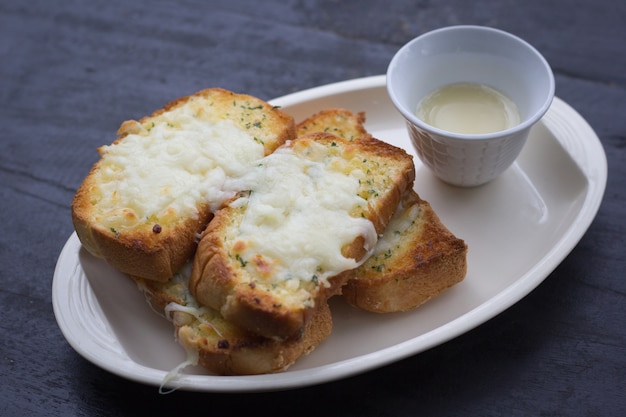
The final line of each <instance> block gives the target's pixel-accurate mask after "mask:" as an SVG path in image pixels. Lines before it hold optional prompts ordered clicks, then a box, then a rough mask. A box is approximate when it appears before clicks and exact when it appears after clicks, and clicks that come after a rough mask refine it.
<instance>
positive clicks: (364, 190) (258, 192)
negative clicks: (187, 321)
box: [190, 133, 415, 339]
mask: <svg viewBox="0 0 626 417" xmlns="http://www.w3.org/2000/svg"><path fill="white" fill-rule="evenodd" d="M253 177H254V179H255V182H254V184H252V185H251V187H250V190H251V192H250V193H246V194H242V195H241V198H239V199H238V200H236V201H234V202H233V203H231V204H230V205H228V206H227V207H225V208H223V209H222V210H220V211H219V212H218V213H217V214H216V216H215V218H214V219H213V220H212V221H211V223H210V224H209V226H208V227H207V229H206V231H205V233H204V235H203V237H202V240H201V241H200V244H199V246H198V250H197V252H196V255H195V258H194V268H193V271H192V276H191V279H190V290H191V292H192V294H193V295H194V296H195V297H196V299H197V300H198V301H199V302H200V303H201V304H204V305H207V306H210V307H212V308H214V309H217V310H219V311H220V312H221V314H222V315H223V316H224V318H225V319H227V320H229V321H231V322H233V323H234V324H235V325H237V326H239V327H242V328H245V329H247V330H249V331H251V332H253V333H256V334H259V335H262V336H264V337H270V338H275V339H285V338H289V337H291V336H293V335H294V334H296V333H298V332H300V331H302V329H304V328H305V327H306V325H307V323H308V321H309V320H310V317H311V316H313V315H314V314H315V313H316V310H317V309H318V308H319V307H320V306H323V305H325V303H326V300H327V299H328V298H329V297H330V296H331V295H334V294H336V293H338V292H339V291H340V288H341V287H342V286H343V284H345V280H343V279H342V278H340V277H341V276H342V274H341V272H343V271H345V270H349V269H353V268H355V267H357V266H358V265H359V263H361V262H363V261H364V260H365V259H366V258H367V256H368V255H369V253H370V252H371V250H373V248H374V246H375V243H376V240H377V235H378V234H380V233H382V231H383V230H384V229H385V227H386V225H387V223H388V222H389V219H390V218H391V216H392V215H393V213H394V211H395V209H396V207H397V205H398V203H399V201H400V198H401V195H402V194H403V193H404V191H405V190H406V189H408V188H410V187H411V186H412V184H413V180H414V177H415V168H414V165H413V160H412V157H411V156H410V155H408V154H407V153H406V152H405V151H403V150H401V149H399V148H396V147H393V146H391V145H389V144H386V143H384V142H381V141H379V140H376V139H373V138H363V139H360V140H358V141H353V142H350V141H348V140H345V139H342V138H339V137H338V136H335V135H331V134H327V133H313V134H310V135H305V136H301V137H299V138H298V139H296V140H294V141H290V142H289V143H287V144H285V145H283V146H282V147H281V148H279V149H278V150H276V151H275V152H274V153H273V154H272V155H270V156H268V157H267V158H266V159H265V161H264V162H263V164H262V166H260V168H259V170H258V172H257V173H255V175H254V176H253Z"/></svg>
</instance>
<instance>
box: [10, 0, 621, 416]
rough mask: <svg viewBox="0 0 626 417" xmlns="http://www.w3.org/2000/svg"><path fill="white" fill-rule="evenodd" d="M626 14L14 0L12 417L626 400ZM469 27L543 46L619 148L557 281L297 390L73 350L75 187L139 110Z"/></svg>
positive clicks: (382, 67)
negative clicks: (182, 374)
mask: <svg viewBox="0 0 626 417" xmlns="http://www.w3.org/2000/svg"><path fill="white" fill-rule="evenodd" d="M625 22H626V2H623V1H613V0H596V1H591V0H587V1H582V0H577V1H568V0H526V1H524V2H521V1H519V2H513V1H500V0H487V1H479V2H469V1H462V0H443V1H438V2H434V1H420V0H402V1H385V2H383V1H371V2H364V1H354V0H352V1H337V0H312V1H277V0H274V1H252V0H229V1H213V2H210V1H200V0H195V1H194V0H181V1H178V2H172V1H126V0H125V1H119V0H106V1H105V0H93V1H79V0H59V1H48V0H30V1H22V0H2V1H1V2H0V126H1V127H0V207H1V213H2V223H3V225H2V232H0V265H1V269H0V306H1V310H2V319H1V321H0V323H1V324H0V351H1V357H0V384H1V385H0V388H1V389H0V415H2V416H13V415H28V416H34V415H63V416H69V415H76V416H83V415H84V416H91V415H103V416H117V415H129V414H133V413H136V412H137V410H140V411H141V412H142V413H141V414H142V415H189V414H192V413H193V414H194V415H198V414H204V415H218V414H219V415H225V414H226V413H228V414H229V415H257V414H258V413H266V414H268V415H272V414H274V415H276V414H279V415H282V414H292V415H309V414H310V415H342V416H348V415H354V416H367V415H372V416H381V415H393V416H400V415H407V416H408V415H411V416H413V415H445V416H457V415H458V416H467V415H481V416H484V415H493V416H514V415H515V416H530V415H533V416H538V415H542V416H557V415H558V416H561V415H562V416H618V415H626V326H625V325H624V318H625V316H626V300H625V294H626V256H625V249H624V248H625V247H626V239H625V238H624V236H626V228H625V221H624V207H625V204H626V197H625V196H626V193H625V191H624V190H625V189H626V170H625V166H626V160H625V158H626V151H625V148H626V117H625V116H626V24H625ZM454 24H480V25H489V26H494V27H498V28H501V29H504V30H507V31H510V32H513V33H515V34H517V35H519V36H521V37H523V38H524V39H526V40H528V41H529V42H530V43H532V44H533V45H535V46H536V47H537V48H538V49H539V50H540V51H541V52H542V53H543V54H544V55H545V57H546V58H547V59H548V61H549V62H550V63H551V65H552V67H553V69H554V72H555V75H556V82H557V95H558V96H559V97H560V98H562V99H563V100H565V101H566V102H568V103H569V104H570V105H571V106H572V107H574V108H575V109H576V110H577V111H578V112H579V113H580V114H581V115H582V116H583V117H584V118H585V119H586V120H587V121H588V122H589V124H590V125H591V126H592V127H593V128H594V129H595V131H596V132H597V134H598V136H599V137H600V139H601V142H602V144H603V146H604V148H605V150H606V154H607V158H608V167H609V168H608V171H609V176H608V183H607V188H606V192H605V196H604V200H603V202H602V205H601V207H600V209H599V211H598V214H597V217H596V218H595V220H594V221H593V223H592V224H591V226H590V228H589V229H588V231H587V233H586V234H585V235H584V237H583V238H582V239H581V240H580V242H579V243H578V245H577V246H576V247H575V248H574V249H573V251H572V252H571V254H570V255H569V256H568V257H567V258H566V259H565V260H564V261H563V262H562V263H561V264H560V265H559V266H558V267H557V268H556V270H555V271H554V272H553V273H552V274H550V275H549V276H548V277H547V279H546V280H545V281H544V282H543V283H542V284H541V285H540V286H539V287H538V288H536V289H535V290H534V291H533V292H531V293H530V294H529V295H528V296H527V297H525V298H524V299H522V301H520V302H519V303H517V304H515V305H514V306H512V307H511V308H509V309H507V310H506V311H505V312H503V313H502V314H500V315H499V316H497V317H495V318H493V319H492V320H490V321H488V322H486V323H484V324H482V325H480V326H479V327H478V328H476V329H474V330H471V331H469V332H468V333H466V334H464V335H462V336H460V337H458V338H455V339H453V340H451V341H449V342H447V343H444V344H442V345H440V346H437V347H435V348H433V349H430V350H428V351H425V352H423V353H421V354H418V355H415V356H413V357H410V358H407V359H405V360H402V361H399V362H396V363H394V364H391V365H389V366H386V367H383V368H380V369H377V370H373V371H371V372H367V373H364V374H361V375H356V376H353V377H350V378H347V379H343V380H339V381H335V382H330V383H327V384H322V385H319V386H312V387H306V388H301V389H295V390H288V391H282V392H267V393H252V394H215V393H198V392H185V391H178V392H175V393H173V394H170V395H160V394H159V393H158V392H157V389H156V388H155V387H154V386H147V385H142V384H139V383H135V382H131V381H128V380H126V379H123V378H120V377H118V376H116V375H113V374H111V373H109V372H107V371H105V370H103V369H101V368H99V367H97V366H95V365H93V364H92V363H90V362H88V361H87V360H85V359H83V358H82V357H81V356H80V355H78V354H77V353H76V352H75V351H74V350H73V349H72V348H71V347H70V345H69V344H68V343H67V341H66V340H65V339H64V337H63V335H62V333H61V331H60V329H59V327H58V325H57V322H56V320H55V316H54V314H53V309H52V302H51V285H52V277H53V272H54V268H55V264H56V261H57V258H58V256H59V253H60V251H61V249H62V247H63V245H64V244H65V242H66V240H67V239H68V237H69V236H70V234H71V233H72V232H73V228H72V223H71V220H70V211H69V207H70V202H71V199H72V197H73V194H74V191H75V190H76V188H77V187H78V185H79V183H80V182H81V180H82V179H83V177H84V176H85V175H86V174H87V172H88V170H89V168H90V166H91V165H92V164H93V163H94V162H95V161H96V159H97V154H96V152H95V148H96V147H98V146H100V145H103V144H107V143H110V141H111V140H112V138H113V137H114V135H115V131H116V129H117V127H118V126H119V124H120V123H121V122H122V121H123V120H126V119H128V118H137V117H141V116H143V115H145V114H147V113H150V112H152V111H153V110H154V109H157V108H159V107H161V106H162V105H163V104H164V103H166V102H168V101H170V100H171V99H173V98H176V97H179V96H182V95H186V94H189V93H192V92H195V91H197V90H200V89H202V88H205V87H209V86H219V87H224V88H227V89H231V90H234V91H238V92H245V93H249V94H253V95H256V96H258V97H260V98H263V99H271V98H274V97H278V96H282V95H284V94H287V93H291V92H295V91H298V90H302V89H306V88H309V87H314V86H318V85H322V84H327V83H331V82H336V81H343V80H348V79H352V78H358V77H364V76H369V75H374V74H383V73H384V72H385V71H386V67H387V64H388V62H389V60H390V59H391V57H392V55H393V54H394V53H395V51H396V50H397V49H398V48H399V47H400V46H401V45H402V44H403V43H405V42H406V41H408V40H409V39H411V38H413V37H415V36H416V35H419V34H421V33H423V32H425V31H428V30H431V29H435V28H438V27H441V26H446V25H454ZM231 413H232V414H231Z"/></svg>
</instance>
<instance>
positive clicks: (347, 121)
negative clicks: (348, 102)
mask: <svg viewBox="0 0 626 417" xmlns="http://www.w3.org/2000/svg"><path fill="white" fill-rule="evenodd" d="M365 118H366V116H365V113H364V112H358V113H353V112H351V111H350V110H347V109H342V108H332V109H324V110H320V111H319V112H317V113H315V114H313V115H312V116H310V117H308V118H306V119H305V120H302V121H300V122H299V123H298V124H297V125H296V135H297V136H304V135H306V134H307V133H314V132H326V133H332V134H333V135H336V136H339V137H341V138H344V139H348V140H350V141H352V140H356V139H358V138H362V137H370V136H371V135H370V133H369V132H368V131H367V130H366V129H365V126H364V124H365Z"/></svg>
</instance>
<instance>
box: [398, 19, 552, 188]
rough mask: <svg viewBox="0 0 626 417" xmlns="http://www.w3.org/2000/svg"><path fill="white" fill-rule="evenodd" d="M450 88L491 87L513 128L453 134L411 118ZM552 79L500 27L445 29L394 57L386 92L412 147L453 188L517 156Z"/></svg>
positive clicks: (531, 51) (539, 60) (546, 103)
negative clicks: (511, 116) (516, 117)
mask: <svg viewBox="0 0 626 417" xmlns="http://www.w3.org/2000/svg"><path fill="white" fill-rule="evenodd" d="M453 83H479V84H485V85H488V86H491V87H493V88H495V89H496V90H499V91H500V92H502V93H504V94H505V95H507V96H508V97H509V98H510V99H511V100H512V101H513V102H514V103H515V104H516V105H517V107H518V110H519V113H520V123H519V124H518V125H516V126H514V127H511V128H509V129H506V130H502V131H499V132H494V133H488V134H461V133H454V132H449V131H446V130H442V129H439V128H436V127H433V126H431V125H429V124H427V123H425V122H424V121H422V120H420V119H419V118H418V117H417V116H416V114H415V113H416V110H417V106H418V104H419V102H420V101H421V100H422V99H423V98H424V97H426V96H427V95H428V94H430V93H431V92H433V91H434V90H437V89H439V88H441V87H443V86H446V85H448V84H453ZM554 89H555V87H554V75H553V74H552V70H551V68H550V65H549V64H548V62H547V61H546V60H545V59H544V57H543V56H542V55H541V54H540V53H539V52H538V51H537V50H536V49H535V48H533V47H532V46H531V45H530V44H528V43H527V42H525V41H524V40H522V39H520V38H518V37H516V36H514V35H512V34H510V33H507V32H504V31H502V30H498V29H494V28H489V27H483V26H450V27H445V28H441V29H437V30H434V31H432V32H428V33H425V34H423V35H421V36H419V37H417V38H415V39H413V40H412V41H410V42H409V43H407V44H406V45H404V46H403V47H402V48H400V50H399V51H398V52H397V53H396V54H395V56H394V57H393V59H392V60H391V62H390V64H389V68H388V70H387V91H388V93H389V97H390V98H391V101H392V102H393V104H394V105H395V107H396V108H397V109H398V111H399V112H400V113H401V114H402V115H403V116H404V118H405V119H406V121H407V127H408V131H409V135H410V137H411V141H412V143H413V145H414V147H415V150H416V152H417V154H418V156H419V157H420V159H421V160H422V162H423V163H424V165H426V166H427V167H429V168H430V169H431V170H432V171H433V172H434V174H435V175H436V176H437V177H439V178H440V179H441V180H443V181H445V182H447V183H450V184H453V185H458V186H464V187H472V186H477V185H481V184H485V183H487V182H489V181H491V180H493V179H495V178H496V177H498V176H499V175H500V174H502V173H503V172H504V171H505V170H506V169H507V168H508V167H509V166H510V165H511V164H512V163H513V162H514V161H515V159H516V158H517V156H518V155H519V153H520V151H521V150H522V148H523V147H524V144H525V143H526V139H527V138H528V134H529V131H530V128H531V127H532V126H533V125H534V124H535V123H537V121H539V120H540V119H541V118H542V117H543V115H544V114H545V113H546V111H547V110H548V108H549V107H550V105H551V103H552V99H553V98H554Z"/></svg>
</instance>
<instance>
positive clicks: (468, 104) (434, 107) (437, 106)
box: [416, 83, 520, 134]
mask: <svg viewBox="0 0 626 417" xmlns="http://www.w3.org/2000/svg"><path fill="white" fill-rule="evenodd" d="M416 115H417V117H419V118H420V119H421V120H423V121H424V122H426V123H428V124H429V125H431V126H434V127H437V128H439V129H443V130H447V131H449V132H455V133H462V134H483V133H493V132H498V131H501V130H506V129H509V128H511V127H513V126H516V125H518V124H519V123H520V116H519V111H518V109H517V106H516V105H515V103H514V102H513V101H512V100H511V99H510V98H508V97H507V96H506V95H504V94H502V93H501V92H500V91H498V90H496V89H494V88H492V87H489V86H486V85H483V84H476V83H457V84H449V85H447V86H444V87H442V88H440V89H437V90H435V91H434V92H432V93H431V94H429V95H428V96H426V97H425V98H424V99H422V100H421V101H420V103H419V104H418V106H417V110H416Z"/></svg>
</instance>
